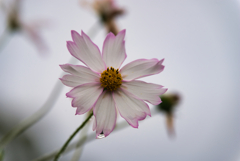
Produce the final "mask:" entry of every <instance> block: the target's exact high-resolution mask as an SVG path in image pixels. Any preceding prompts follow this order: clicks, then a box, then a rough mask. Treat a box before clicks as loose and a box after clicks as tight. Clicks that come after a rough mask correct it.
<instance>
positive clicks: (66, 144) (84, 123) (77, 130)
mask: <svg viewBox="0 0 240 161" xmlns="http://www.w3.org/2000/svg"><path fill="white" fill-rule="evenodd" d="M92 115H93V112H91V113H90V115H89V116H88V118H87V119H86V120H85V121H84V122H83V123H82V124H81V125H80V126H79V127H78V128H77V129H76V130H75V131H74V133H73V134H72V135H71V136H70V137H69V138H68V140H67V141H66V142H65V144H64V145H63V146H62V148H61V149H60V151H59V152H58V154H57V155H56V156H55V158H54V161H57V160H58V158H59V157H60V155H61V154H62V153H63V152H64V150H65V149H66V148H67V146H68V144H69V143H70V141H71V140H72V139H73V137H74V136H75V135H76V134H77V133H78V132H79V131H80V130H81V129H82V128H83V127H84V126H85V125H86V123H87V122H88V120H89V119H90V118H91V117H92Z"/></svg>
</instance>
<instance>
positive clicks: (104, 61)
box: [60, 30, 167, 136]
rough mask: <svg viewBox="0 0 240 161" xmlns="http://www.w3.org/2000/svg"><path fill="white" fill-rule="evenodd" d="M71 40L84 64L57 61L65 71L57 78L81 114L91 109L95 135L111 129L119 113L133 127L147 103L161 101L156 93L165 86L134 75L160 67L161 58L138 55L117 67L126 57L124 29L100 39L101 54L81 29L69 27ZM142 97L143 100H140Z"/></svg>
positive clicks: (71, 49) (155, 71) (72, 48)
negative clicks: (136, 57) (70, 28)
mask: <svg viewBox="0 0 240 161" xmlns="http://www.w3.org/2000/svg"><path fill="white" fill-rule="evenodd" d="M71 33H72V39H73V41H68V42H67V48H68V50H69V52H70V53H71V55H72V56H74V57H75V58H77V59H78V60H80V61H81V62H82V63H84V64H85V65H86V67H85V66H81V65H71V64H65V65H60V67H61V68H62V70H64V71H65V72H67V73H69V74H67V75H64V76H63V77H62V78H60V80H61V81H62V83H63V84H64V85H66V86H69V87H73V89H72V90H71V91H70V92H68V93H67V94H66V95H67V97H70V98H73V100H72V106H73V107H76V108H77V110H76V114H78V115H81V114H84V113H86V112H87V111H89V110H91V109H93V114H94V116H95V121H94V123H93V130H96V135H97V136H98V135H99V134H104V135H105V136H108V135H109V134H110V133H111V132H112V131H113V129H114V127H115V125H116V119H117V110H118V112H119V114H120V115H121V116H122V117H123V118H124V119H125V120H126V121H127V122H128V123H129V125H131V126H132V127H134V128H137V127H138V121H139V120H143V119H145V118H146V116H147V115H149V116H151V112H150V109H149V106H148V104H147V103H146V102H149V103H151V104H153V105H158V104H159V103H161V99H160V97H159V96H160V95H161V94H163V93H165V92H166V91H167V89H165V88H163V86H161V85H157V84H152V83H146V82H143V81H140V80H137V79H138V78H142V77H146V76H149V75H153V74H158V73H160V72H162V71H163V69H164V66H163V65H162V63H163V60H164V59H162V60H160V61H159V60H158V59H138V60H135V61H133V62H130V63H128V64H127V65H125V66H124V67H122V68H121V69H120V67H121V65H122V63H123V62H124V60H125V59H126V57H127V55H126V52H125V41H124V37H125V30H122V31H120V32H119V33H118V35H117V36H115V35H114V34H113V33H109V34H108V35H107V37H106V39H105V41H104V44H103V50H102V54H101V52H100V50H99V48H98V47H97V46H96V45H95V44H94V43H93V42H92V41H91V39H90V38H89V37H88V36H87V35H86V34H85V33H84V32H82V33H81V35H80V34H79V33H77V32H76V31H72V32H71ZM144 101H146V102H144Z"/></svg>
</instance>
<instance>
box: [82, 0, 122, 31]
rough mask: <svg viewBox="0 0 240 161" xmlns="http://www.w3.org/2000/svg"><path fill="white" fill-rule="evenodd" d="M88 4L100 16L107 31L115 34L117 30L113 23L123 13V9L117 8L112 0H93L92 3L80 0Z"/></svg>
mask: <svg viewBox="0 0 240 161" xmlns="http://www.w3.org/2000/svg"><path fill="white" fill-rule="evenodd" d="M82 2H83V4H87V5H89V6H90V7H91V8H92V9H93V10H94V11H95V12H96V13H97V14H98V15H99V17H100V20H101V22H102V23H103V24H104V25H105V26H106V28H107V32H108V33H109V32H112V33H113V34H114V35H117V34H118V32H119V30H118V28H117V25H116V23H115V18H116V17H118V16H121V15H123V14H124V13H125V10H124V9H122V8H119V7H118V6H117V5H116V4H115V1H113V0H94V1H93V2H92V3H89V2H87V1H82Z"/></svg>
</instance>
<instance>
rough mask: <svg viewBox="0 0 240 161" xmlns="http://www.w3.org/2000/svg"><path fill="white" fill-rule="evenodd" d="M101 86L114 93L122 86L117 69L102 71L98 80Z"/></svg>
mask: <svg viewBox="0 0 240 161" xmlns="http://www.w3.org/2000/svg"><path fill="white" fill-rule="evenodd" d="M100 82H101V86H102V87H103V88H104V89H106V90H108V91H115V90H116V89H118V88H119V87H120V86H121V84H122V76H121V74H120V73H119V71H118V69H114V68H113V67H111V68H110V69H109V68H107V70H105V71H103V72H102V74H101V78H100Z"/></svg>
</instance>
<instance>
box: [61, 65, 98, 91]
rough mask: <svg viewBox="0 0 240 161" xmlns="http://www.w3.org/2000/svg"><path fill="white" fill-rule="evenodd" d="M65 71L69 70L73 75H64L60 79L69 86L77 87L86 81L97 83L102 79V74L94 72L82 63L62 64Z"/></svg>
mask: <svg viewBox="0 0 240 161" xmlns="http://www.w3.org/2000/svg"><path fill="white" fill-rule="evenodd" d="M60 67H61V68H62V70H63V71H65V72H68V73H70V74H72V75H64V76H63V77H62V78H60V80H61V81H62V83H63V84H64V85H66V86H69V87H76V86H79V85H81V84H85V83H94V82H95V83H96V82H99V81H100V80H99V79H100V75H99V74H97V73H94V72H93V71H92V70H90V69H89V68H87V67H84V66H81V65H70V64H64V65H60Z"/></svg>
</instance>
